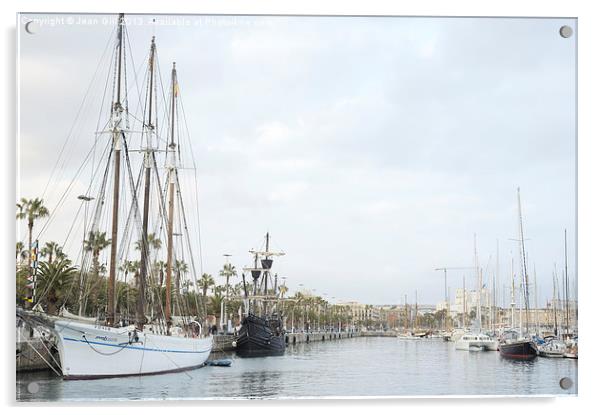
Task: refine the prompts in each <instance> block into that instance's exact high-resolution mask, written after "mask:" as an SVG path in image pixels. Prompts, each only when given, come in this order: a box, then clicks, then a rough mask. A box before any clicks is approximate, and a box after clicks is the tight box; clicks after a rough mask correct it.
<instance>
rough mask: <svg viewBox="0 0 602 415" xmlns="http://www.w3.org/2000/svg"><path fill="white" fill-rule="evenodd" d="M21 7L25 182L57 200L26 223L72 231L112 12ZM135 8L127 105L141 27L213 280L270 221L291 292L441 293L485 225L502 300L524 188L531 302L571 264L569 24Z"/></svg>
mask: <svg viewBox="0 0 602 415" xmlns="http://www.w3.org/2000/svg"><path fill="white" fill-rule="evenodd" d="M21 17H22V18H23V19H24V20H28V19H36V21H37V23H36V25H35V26H33V27H34V30H33V31H34V34H28V33H26V32H25V31H24V28H23V25H21V27H20V28H19V41H20V45H19V69H18V70H19V72H18V74H19V82H20V84H19V99H20V102H19V111H20V118H19V143H18V147H19V160H18V163H19V164H18V175H17V180H18V183H17V193H18V196H19V197H21V196H23V197H28V198H30V197H44V200H45V202H46V205H47V206H48V207H49V208H50V209H51V210H53V209H54V207H55V206H57V204H58V203H59V202H60V205H59V207H58V208H56V214H53V216H52V220H51V221H50V222H49V223H48V225H47V226H45V224H44V221H41V222H40V224H39V225H36V226H38V228H37V231H39V230H40V229H42V228H43V229H44V230H43V233H42V234H41V235H40V239H41V240H56V241H63V240H65V234H66V233H68V229H69V228H70V227H71V222H72V220H73V217H74V216H75V214H76V212H77V210H78V208H79V207H80V203H79V202H78V201H77V199H76V198H75V196H76V195H78V194H82V193H84V192H85V189H86V186H87V181H88V180H89V174H87V176H86V173H84V174H80V175H79V176H78V178H77V180H76V181H75V182H74V183H73V184H72V188H71V189H72V190H71V192H70V195H71V196H70V197H69V198H66V199H64V200H62V201H61V195H62V194H63V192H64V190H63V189H65V188H67V187H68V186H69V185H70V183H71V180H72V178H73V177H74V175H75V173H76V171H77V169H78V167H79V166H80V164H81V161H82V159H84V158H85V156H86V154H87V153H88V151H89V150H90V148H91V146H92V145H93V143H94V137H95V135H94V132H95V131H97V130H98V127H97V123H98V119H99V113H100V114H102V112H101V111H100V102H102V90H103V88H104V85H105V80H106V79H107V72H106V69H107V66H106V65H105V64H104V63H103V62H108V59H107V58H106V57H107V55H104V56H103V52H104V51H105V48H106V47H107V45H109V46H110V45H111V44H112V43H111V42H113V41H114V36H115V35H114V24H113V23H114V19H115V16H105V15H26V16H21ZM129 18H130V20H129V22H128V35H129V36H128V38H129V42H131V43H130V44H129V48H131V50H132V56H131V61H128V64H129V65H130V67H129V68H128V70H129V71H130V72H129V73H130V75H129V87H130V90H129V93H128V96H129V100H130V103H132V107H135V106H136V101H137V100H138V98H137V97H136V94H137V92H136V91H137V90H139V88H138V89H137V87H136V84H137V83H140V84H141V80H142V78H143V75H144V69H145V68H144V65H145V58H146V55H147V53H148V49H149V44H150V38H151V36H153V35H155V36H156V41H157V50H158V56H159V64H160V68H161V77H162V80H163V82H164V83H165V84H166V85H167V83H168V78H169V71H170V70H171V62H172V61H177V68H178V80H179V85H180V90H181V94H182V100H183V103H184V110H185V114H186V124H187V126H188V129H189V133H190V137H191V142H192V153H193V154H194V164H195V165H196V168H197V179H198V180H197V190H198V195H199V202H200V203H199V209H198V211H196V210H195V209H193V211H194V215H192V216H193V217H192V218H191V227H193V228H195V230H200V235H201V243H202V249H198V247H197V246H196V245H195V252H199V263H200V260H201V259H202V271H203V272H208V273H211V274H213V275H214V276H215V277H216V278H217V279H218V281H220V282H221V279H220V278H219V277H217V274H218V271H219V269H220V268H221V266H222V264H223V263H224V260H225V258H224V257H223V254H225V253H228V254H231V255H232V256H231V257H230V261H231V262H232V263H233V264H235V265H236V267H237V268H238V269H241V268H243V267H244V266H248V265H250V264H251V260H250V255H249V254H248V250H249V249H251V248H259V245H260V242H261V239H262V236H263V235H264V234H265V232H266V231H269V232H270V234H271V236H272V241H273V244H274V247H275V248H276V249H278V250H282V251H284V252H286V255H285V256H284V257H281V258H278V259H277V261H276V262H275V265H274V270H275V271H277V272H278V274H279V275H280V276H285V277H287V279H286V283H287V285H288V286H289V287H290V288H291V290H292V291H295V290H297V289H300V287H301V286H300V284H303V286H302V287H303V289H308V288H309V289H314V290H315V293H316V294H318V295H323V296H324V295H325V296H326V297H328V298H330V299H333V300H332V301H335V302H339V301H359V302H363V303H371V304H399V303H400V301H402V300H403V298H404V295H407V296H408V299H409V300H412V301H414V300H415V295H416V292H417V295H418V300H419V302H420V303H431V304H434V303H436V302H438V301H441V300H442V299H443V298H444V282H443V274H442V273H441V272H440V271H435V268H439V267H472V266H473V264H474V255H475V254H474V246H473V241H474V235H475V234H476V240H477V254H478V261H479V263H480V265H481V266H482V267H483V268H484V273H485V280H486V281H484V283H487V279H488V278H487V276H488V275H490V274H491V273H492V272H493V271H495V268H496V246H497V245H498V244H499V262H500V267H499V268H500V280H501V281H500V282H499V287H500V289H501V290H502V291H503V293H504V296H503V297H504V298H505V301H506V303H507V301H508V300H507V297H508V294H509V293H508V289H507V287H508V285H509V282H510V263H511V259H512V258H514V261H515V263H517V261H518V256H517V252H518V246H517V242H516V241H514V240H513V239H516V238H517V229H518V212H517V187H520V189H521V202H522V213H523V219H524V228H525V237H526V238H527V241H526V250H527V253H528V262H529V273H533V268H534V267H535V268H536V275H537V284H538V290H537V291H538V298H539V304H540V305H541V304H542V303H543V302H544V301H545V299H549V298H551V296H552V273H553V271H554V266H555V264H556V267H557V268H558V270H559V272H560V270H561V269H562V267H563V266H564V251H563V249H564V239H563V238H564V229H566V230H567V235H568V244H569V245H568V246H569V251H568V266H569V276H570V277H571V278H574V277H575V271H574V270H575V249H574V246H575V221H576V219H575V212H576V210H575V207H576V206H575V200H576V198H575V192H576V186H575V183H576V177H575V171H576V160H575V158H576V153H575V149H576V137H575V125H576V119H575V110H576V108H575V94H576V85H575V75H576V72H575V71H576V66H575V54H576V35H573V36H572V37H570V38H563V37H561V36H560V35H559V28H560V27H561V26H562V25H570V26H572V27H573V29H575V28H576V24H575V23H576V22H575V21H574V20H572V19H508V18H416V17H412V18H386V17H371V18H364V17H294V16H289V17H262V16H256V17H244V16H237V17H236V16H221V17H219V16H151V15H144V16H129ZM153 19H154V22H153ZM99 62H100V63H99ZM130 63H131V64H130ZM103 70H105V72H103ZM134 72H135V73H136V75H134ZM140 87H143V85H140ZM88 88H90V89H89V93H88V94H87V95H86V91H87V90H88ZM84 97H86V99H85V102H84V105H81V104H82V100H83V99H84ZM80 107H81V108H82V110H81V112H78V111H79V109H80ZM78 114H79V115H78ZM106 118H107V117H106V115H105V117H104V119H105V120H106ZM101 119H102V118H101ZM74 120H75V121H74ZM65 143H67V145H65ZM64 145H65V149H64V151H63V152H61V151H60V150H61V148H62V147H63V146H64ZM59 155H60V156H59ZM57 160H58V164H57ZM55 165H58V167H57V168H56V169H55ZM187 183H188V184H189V185H192V184H194V181H189V182H187ZM197 218H198V220H197ZM18 230H19V232H20V234H19V235H17V238H18V240H19V239H21V240H22V239H24V238H25V225H24V224H23V223H22V224H20V226H19V228H18ZM107 230H108V229H107ZM71 239H73V240H75V239H76V238H75V237H72V238H71ZM72 245H73V243H72ZM69 246H71V245H66V247H67V250H68V251H69V250H70V249H73V248H69ZM107 254H108V251H107V252H106V253H105V256H106V255H107ZM463 276H465V277H466V284H467V286H468V287H469V288H474V287H476V279H475V275H474V272H473V271H472V270H450V271H449V272H448V286H449V287H450V291H454V290H455V288H457V287H461V286H462V277H463ZM530 278H531V276H530ZM502 302H504V300H503V299H502Z"/></svg>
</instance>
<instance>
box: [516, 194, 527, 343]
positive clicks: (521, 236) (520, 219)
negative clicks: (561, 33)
mask: <svg viewBox="0 0 602 415" xmlns="http://www.w3.org/2000/svg"><path fill="white" fill-rule="evenodd" d="M516 195H517V199H518V231H519V243H520V258H521V272H522V273H523V284H524V297H525V329H526V332H527V336H528V335H529V276H528V274H527V258H526V256H525V255H526V254H525V237H524V229H523V216H522V211H521V206H520V187H519V188H517V189H516Z"/></svg>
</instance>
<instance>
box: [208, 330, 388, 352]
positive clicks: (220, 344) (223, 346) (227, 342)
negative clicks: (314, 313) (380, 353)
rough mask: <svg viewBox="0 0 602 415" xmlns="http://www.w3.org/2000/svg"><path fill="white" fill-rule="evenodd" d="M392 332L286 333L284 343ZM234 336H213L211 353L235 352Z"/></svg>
mask: <svg viewBox="0 0 602 415" xmlns="http://www.w3.org/2000/svg"><path fill="white" fill-rule="evenodd" d="M395 336H396V334H395V332H393V331H355V332H354V331H316V332H298V333H286V334H285V335H284V342H285V344H286V345H287V346H291V345H295V344H301V343H313V342H321V341H331V340H342V339H351V338H354V337H395ZM235 339H236V337H235V335H234V334H216V335H214V336H213V352H227V351H233V350H235V346H234V344H233V343H234V341H235Z"/></svg>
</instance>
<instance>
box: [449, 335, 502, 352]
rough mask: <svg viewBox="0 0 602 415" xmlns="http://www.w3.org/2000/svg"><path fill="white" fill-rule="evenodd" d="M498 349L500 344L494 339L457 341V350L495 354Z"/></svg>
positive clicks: (462, 339) (461, 339)
mask: <svg viewBox="0 0 602 415" xmlns="http://www.w3.org/2000/svg"><path fill="white" fill-rule="evenodd" d="M497 349H498V342H497V341H496V340H492V339H475V340H466V339H464V338H460V339H459V340H457V341H456V350H471V351H474V350H484V351H490V352H494V351H496V350H497Z"/></svg>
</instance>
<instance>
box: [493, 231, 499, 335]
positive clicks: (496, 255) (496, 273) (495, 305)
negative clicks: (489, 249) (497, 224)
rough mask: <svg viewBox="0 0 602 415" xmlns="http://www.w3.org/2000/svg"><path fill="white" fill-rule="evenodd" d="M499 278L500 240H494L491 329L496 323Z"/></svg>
mask: <svg viewBox="0 0 602 415" xmlns="http://www.w3.org/2000/svg"><path fill="white" fill-rule="evenodd" d="M499 279H500V240H499V239H496V241H495V276H494V278H493V331H494V333H495V328H496V325H497V295H498V290H497V285H498V281H499Z"/></svg>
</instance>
